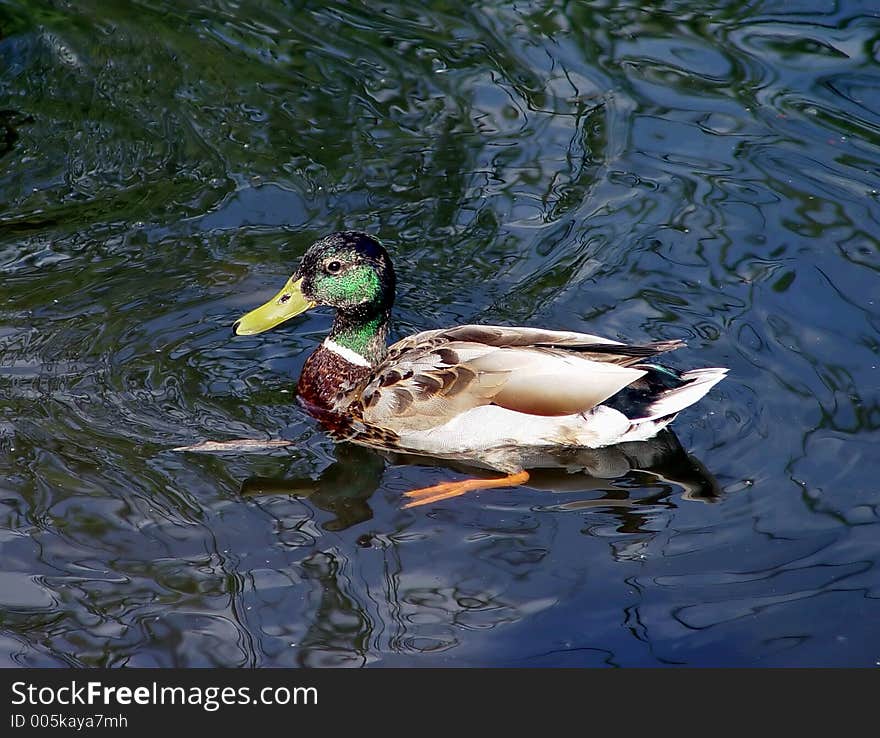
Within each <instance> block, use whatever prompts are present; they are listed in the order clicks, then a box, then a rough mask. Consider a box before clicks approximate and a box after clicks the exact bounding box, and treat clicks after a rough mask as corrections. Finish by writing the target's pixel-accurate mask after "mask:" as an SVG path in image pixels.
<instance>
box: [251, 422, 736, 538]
mask: <svg viewBox="0 0 880 738" xmlns="http://www.w3.org/2000/svg"><path fill="white" fill-rule="evenodd" d="M335 457H336V461H335V462H333V463H332V464H330V465H329V466H328V467H326V468H325V469H324V470H323V471H322V472H321V473H320V474H319V475H318V477H317V478H314V477H311V476H306V477H294V478H287V479H276V478H269V477H251V478H249V479H247V480H245V481H244V483H243V484H242V487H241V493H242V494H243V495H246V496H256V495H266V494H274V495H277V494H288V495H294V496H297V497H307V498H309V500H310V501H311V502H312V504H314V505H315V506H316V507H318V508H320V509H321V510H324V511H326V512H329V513H331V514H333V515H334V517H333V518H332V519H331V520H329V521H327V522H325V523H324V524H323V527H324V529H325V530H330V531H339V530H345V529H346V528H350V527H351V526H353V525H356V524H358V523H363V522H365V521H367V520H370V519H371V518H372V517H373V511H372V509H371V508H370V505H369V503H368V500H369V498H370V497H371V496H372V494H373V493H374V492H375V491H376V490H377V489H378V488H379V486H380V483H381V480H382V475H383V472H384V469H385V465H386V463H392V464H415V465H419V466H443V467H445V468H449V469H454V470H456V471H457V472H461V473H464V474H467V475H469V476H481V475H485V476H487V477H491V476H493V475H496V474H495V473H494V472H490V471H486V470H480V469H474V468H473V467H466V466H464V465H456V464H453V463H449V462H444V461H439V460H434V459H430V458H427V457H422V456H409V455H404V454H383V453H379V452H377V451H373V450H372V449H368V448H365V447H362V446H356V445H354V444H349V443H341V444H338V445H337V446H336V447H335ZM496 476H497V475H496ZM526 486H527V487H529V488H532V489H538V490H545V491H548V492H589V493H590V495H589V497H584V498H581V499H577V500H569V501H565V502H562V503H558V504H554V505H553V506H552V507H553V509H557V510H586V509H589V508H605V509H612V510H613V511H615V512H619V514H620V515H621V516H622V517H623V518H624V520H622V521H621V523H622V528H623V529H626V530H638V529H640V528H641V524H642V523H643V522H644V513H643V512H641V513H640V512H639V511H638V507H639V506H644V505H645V504H651V503H654V504H656V503H658V502H661V501H663V500H667V501H668V500H669V498H670V497H672V496H673V495H674V494H675V493H676V492H678V494H680V496H681V498H682V499H684V500H691V501H700V502H713V501H715V500H717V499H719V497H720V496H721V489H720V487H719V485H718V483H717V482H716V480H715V479H714V478H713V477H712V475H711V474H709V472H708V471H707V470H706V468H705V467H704V466H703V465H702V464H701V463H700V462H699V461H698V460H697V459H695V458H694V457H693V456H691V455H689V454H688V453H687V452H686V451H685V450H684V448H683V447H682V446H681V443H680V442H679V441H678V438H676V436H675V434H674V433H672V432H671V431H662V432H661V433H660V434H658V435H657V436H656V437H654V438H652V439H650V440H648V441H637V442H631V443H623V444H619V445H617V446H611V447H608V448H601V449H577V450H576V451H569V452H567V453H560V454H556V455H554V456H552V457H549V456H548V457H547V459H546V465H545V466H543V467H542V468H538V469H531V470H530V478H529V481H528V483H527V485H526ZM646 487H651V488H655V491H654V492H653V493H652V494H651V495H649V496H648V497H645V496H644V495H640V494H639V491H640V490H643V489H644V488H646ZM597 494H598V495H600V496H598V497H597V496H596V495H597ZM404 501H405V498H402V499H401V504H403V503H404ZM451 504H454V503H451ZM629 518H632V520H630V519H629Z"/></svg>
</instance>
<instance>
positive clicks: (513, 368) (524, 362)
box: [361, 326, 680, 432]
mask: <svg viewBox="0 0 880 738" xmlns="http://www.w3.org/2000/svg"><path fill="white" fill-rule="evenodd" d="M678 345H680V344H679V343H678V342H664V343H662V344H649V345H644V346H627V345H625V344H621V343H618V342H612V341H609V340H608V339H603V338H599V337H598V336H590V335H587V334H583V333H569V332H562V331H543V330H539V329H532V328H506V327H500V326H461V327H459V328H452V329H449V330H444V331H428V332H426V333H422V334H418V335H416V336H412V337H410V338H408V339H404V340H403V341H401V342H399V343H397V344H395V345H394V346H392V347H391V350H390V351H389V356H388V358H387V359H386V361H385V362H384V363H383V364H382V365H380V366H379V367H378V368H377V369H376V371H375V373H374V374H373V377H372V379H371V381H370V382H369V384H368V385H367V386H366V388H365V389H364V391H363V392H362V394H361V403H362V406H363V411H362V412H363V418H364V420H365V421H367V422H368V423H370V424H373V425H377V426H381V427H384V428H387V429H389V430H393V431H397V432H399V431H404V430H427V429H429V428H433V427H437V426H440V425H443V424H444V423H447V422H449V421H450V420H452V419H453V418H454V417H455V416H457V415H459V414H461V413H464V412H467V411H468V410H470V409H472V408H475V407H479V406H481V405H488V404H495V405H499V406H501V407H504V408H507V409H509V410H515V411H518V412H522V413H527V414H531V415H542V416H560V415H571V414H574V413H580V412H586V411H588V410H590V409H592V408H594V407H595V406H596V405H598V404H599V403H601V402H602V401H604V400H606V399H608V398H609V397H611V396H612V395H614V394H615V393H617V392H618V391H620V390H621V389H623V388H624V387H626V386H627V385H629V384H630V383H632V382H634V381H635V380H637V379H639V378H641V377H643V376H644V375H645V373H646V372H645V370H643V369H639V368H634V367H629V366H627V365H628V364H632V363H635V362H638V361H641V360H644V359H645V358H646V357H648V356H654V355H656V354H658V353H661V352H662V351H668V350H670V349H672V348H677V346H678Z"/></svg>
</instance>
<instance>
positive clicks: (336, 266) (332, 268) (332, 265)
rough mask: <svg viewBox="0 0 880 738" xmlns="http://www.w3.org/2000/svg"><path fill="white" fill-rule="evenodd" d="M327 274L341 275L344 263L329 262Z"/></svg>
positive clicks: (326, 268) (326, 269)
mask: <svg viewBox="0 0 880 738" xmlns="http://www.w3.org/2000/svg"><path fill="white" fill-rule="evenodd" d="M324 269H325V271H326V272H327V274H339V272H340V271H342V262H340V261H330V262H327V265H326V266H325V267H324Z"/></svg>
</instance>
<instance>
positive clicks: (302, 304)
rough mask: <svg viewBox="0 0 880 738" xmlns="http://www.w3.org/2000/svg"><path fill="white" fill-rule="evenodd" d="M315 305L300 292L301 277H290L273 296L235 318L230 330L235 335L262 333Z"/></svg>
mask: <svg viewBox="0 0 880 738" xmlns="http://www.w3.org/2000/svg"><path fill="white" fill-rule="evenodd" d="M315 305H316V303H314V302H312V301H311V300H307V299H306V298H305V296H304V295H303V293H302V278H300V279H297V280H296V281H294V279H293V277H291V278H290V279H288V280H287V284H285V285H284V287H282V288H281V292H279V293H278V294H277V295H275V297H273V298H272V299H271V300H269V301H268V302H266V303H265V304H263V305H260V307H258V308H255V309H254V310H251V311H250V312H249V313H246V314H245V315H242V316H241V317H240V318H239V319H238V320H236V321H235V323H233V325H232V332H233V333H234V334H235V335H236V336H253V335H255V334H257V333H263V332H264V331H268V330H269V329H270V328H274V327H275V326H276V325H279V324H281V323H283V322H284V321H285V320H290V319H291V318H292V317H294V316H296V315H299V314H300V313H304V312H305V311H306V310H309V309H310V308H313V307H315Z"/></svg>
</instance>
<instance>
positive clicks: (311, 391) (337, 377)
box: [297, 346, 372, 411]
mask: <svg viewBox="0 0 880 738" xmlns="http://www.w3.org/2000/svg"><path fill="white" fill-rule="evenodd" d="M371 373H372V369H371V368H370V367H366V366H358V365H357V364H352V363H351V362H350V361H346V360H345V359H344V358H343V357H341V356H340V355H339V354H337V353H334V352H333V351H330V350H328V349H326V348H324V346H319V347H318V349H317V350H316V351H315V353H313V354H312V355H311V356H310V357H309V358H308V359H307V360H306V363H305V365H304V366H303V370H302V374H300V377H299V382H298V383H297V391H298V393H299V399H300V400H301V401H302V402H304V403H305V404H306V406H307V407H308V406H309V405H312V406H314V407H315V408H316V409H319V410H325V411H326V410H331V411H332V410H336V409H340V408H339V407H338V406H339V404H340V403H346V401H347V397H346V396H347V395H349V394H350V393H352V392H355V391H357V390H359V389H361V388H363V386H364V385H365V384H366V381H367V378H368V377H369V376H370V374H371Z"/></svg>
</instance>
